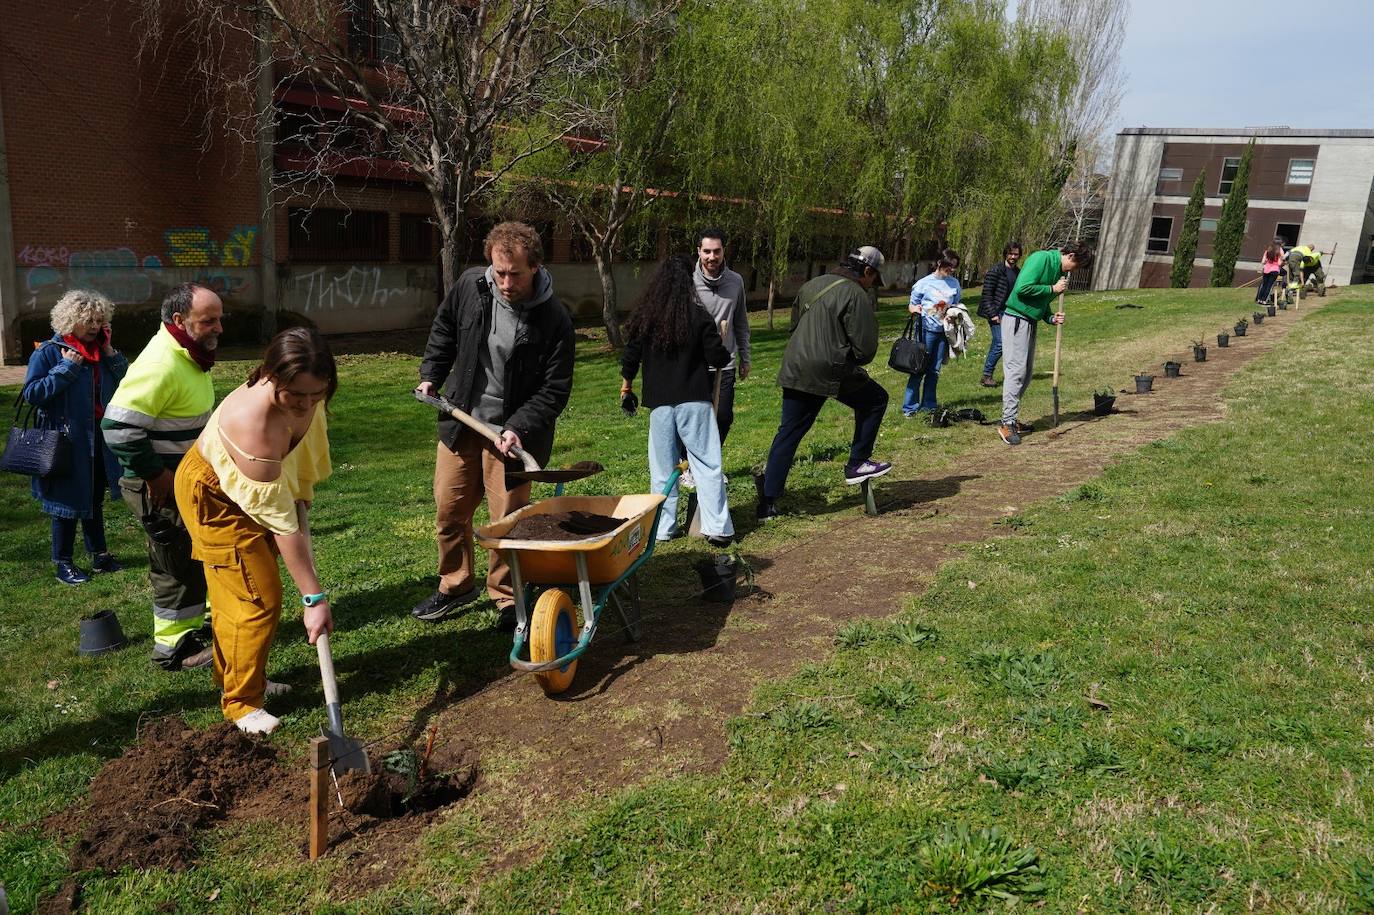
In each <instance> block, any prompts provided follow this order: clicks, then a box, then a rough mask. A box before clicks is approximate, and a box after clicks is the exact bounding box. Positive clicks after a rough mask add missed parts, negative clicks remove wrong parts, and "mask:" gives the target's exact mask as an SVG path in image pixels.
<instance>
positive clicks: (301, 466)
mask: <svg viewBox="0 0 1374 915" xmlns="http://www.w3.org/2000/svg"><path fill="white" fill-rule="evenodd" d="M219 410H220V408H219V407H216V408H215V412H214V413H212V414H210V421H209V422H207V423H206V424H205V431H204V433H203V434H202V435H201V437H200V452H201V454H202V455H203V456H204V458H205V460H206V462H208V463H209V464H210V466H211V467H213V468H214V469H215V475H216V476H218V477H219V486H220V489H222V490H223V491H224V494H225V495H226V496H228V497H229V498H230V499H232V500H233V501H234V503H235V504H236V505H238V507H239V508H241V509H243V511H244V513H245V514H247V515H248V517H250V518H252V519H253V520H254V521H256V522H258V523H259V524H261V525H262V526H263V527H265V528H267V529H268V530H269V531H271V532H272V533H274V534H281V535H283V536H285V535H288V534H294V533H296V532H297V531H298V530H300V524H299V522H298V521H297V518H296V502H297V500H301V501H305V502H309V501H312V500H313V499H314V498H315V484H316V483H319V482H321V481H322V480H326V479H328V478H329V475H330V474H331V473H333V471H334V467H333V465H332V464H331V463H330V461H329V424H328V422H327V421H326V420H325V416H324V406H323V405H321V406H319V407H316V409H315V416H314V418H312V419H311V421H310V428H309V429H307V430H306V431H305V436H304V437H303V438H301V440H300V441H299V442H297V443H296V447H294V448H292V449H291V450H290V452H288V453H287V455H286V457H284V458H282V460H281V461H280V463H281V475H280V476H278V477H277V478H276V479H275V480H271V481H269V482H266V483H264V482H261V481H259V480H254V479H251V478H249V477H248V476H246V475H245V474H244V473H243V471H241V470H239V466H238V465H237V464H235V463H234V458H233V457H232V456H231V455H230V454H229V447H232V448H234V449H235V450H236V451H239V452H240V453H241V454H243V455H244V456H245V457H248V458H249V459H250V460H256V461H264V462H270V463H277V462H275V461H270V460H269V459H267V458H256V457H253V456H252V455H250V454H248V453H247V452H245V451H243V450H242V449H240V448H239V447H238V446H237V445H235V444H234V443H233V442H230V441H229V439H228V437H227V436H225V434H224V433H223V432H221V431H220V428H219ZM226 444H227V445H228V446H229V447H226Z"/></svg>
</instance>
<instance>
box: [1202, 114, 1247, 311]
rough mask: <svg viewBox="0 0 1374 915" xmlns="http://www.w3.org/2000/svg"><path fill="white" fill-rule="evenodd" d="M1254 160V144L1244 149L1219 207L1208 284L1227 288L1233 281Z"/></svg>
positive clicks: (1242, 237)
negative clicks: (1234, 177) (1210, 281)
mask: <svg viewBox="0 0 1374 915" xmlns="http://www.w3.org/2000/svg"><path fill="white" fill-rule="evenodd" d="M1254 158H1255V141H1254V140H1251V141H1250V144H1249V145H1248V146H1246V147H1245V154H1244V155H1242V156H1241V157H1240V167H1239V168H1238V169H1236V180H1235V181H1233V182H1232V183H1231V193H1229V194H1227V195H1226V202H1225V203H1223V204H1222V205H1221V216H1220V218H1218V219H1217V234H1216V240H1215V241H1214V242H1213V243H1212V285H1213V286H1230V285H1231V284H1232V282H1234V281H1235V278H1236V258H1237V257H1239V256H1240V246H1241V242H1243V241H1245V214H1246V212H1247V211H1248V210H1249V208H1250V163H1251V161H1252V160H1253V159H1254Z"/></svg>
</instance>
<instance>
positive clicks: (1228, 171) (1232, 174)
mask: <svg viewBox="0 0 1374 915" xmlns="http://www.w3.org/2000/svg"><path fill="white" fill-rule="evenodd" d="M1238 171H1240V156H1227V157H1226V158H1225V159H1222V160H1221V183H1219V184H1218V185H1217V194H1218V196H1222V197H1224V196H1226V195H1227V194H1229V193H1231V185H1232V184H1234V183H1235V181H1236V172H1238Z"/></svg>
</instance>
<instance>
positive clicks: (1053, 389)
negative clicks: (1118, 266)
mask: <svg viewBox="0 0 1374 915" xmlns="http://www.w3.org/2000/svg"><path fill="white" fill-rule="evenodd" d="M1068 278H1069V275H1068V274H1067V273H1066V274H1064V279H1066V280H1067V279H1068ZM1059 313H1060V314H1061V315H1062V314H1063V313H1064V293H1062V292H1061V293H1059ZM1063 339H1064V322H1063V321H1060V322H1059V323H1058V324H1056V325H1054V381H1053V382H1051V385H1050V394H1051V396H1052V398H1053V400H1054V425H1055V428H1058V427H1059V344H1060V342H1061V341H1062V340H1063Z"/></svg>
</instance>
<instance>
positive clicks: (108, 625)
mask: <svg viewBox="0 0 1374 915" xmlns="http://www.w3.org/2000/svg"><path fill="white" fill-rule="evenodd" d="M80 628H81V641H80V643H79V644H78V645H77V649H76V650H77V651H78V652H80V653H81V654H89V655H96V654H105V653H106V652H109V651H118V650H119V649H121V648H123V647H124V646H125V645H127V644H129V640H128V638H126V637H125V635H124V630H123V629H122V628H120V625H119V617H117V616H115V614H114V611H113V610H101V611H99V612H98V613H96V614H95V615H94V616H86V617H82V618H81V622H80Z"/></svg>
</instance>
